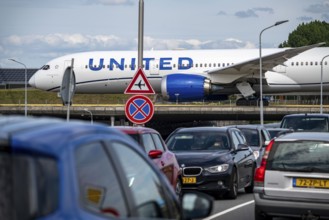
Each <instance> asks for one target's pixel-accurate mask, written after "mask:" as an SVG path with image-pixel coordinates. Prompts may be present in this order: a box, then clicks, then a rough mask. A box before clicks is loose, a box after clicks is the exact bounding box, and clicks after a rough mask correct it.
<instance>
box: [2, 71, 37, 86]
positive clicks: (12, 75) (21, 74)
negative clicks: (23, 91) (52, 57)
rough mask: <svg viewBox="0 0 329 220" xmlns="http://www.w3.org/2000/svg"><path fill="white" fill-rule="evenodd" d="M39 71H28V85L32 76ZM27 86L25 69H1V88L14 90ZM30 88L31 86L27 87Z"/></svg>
mask: <svg viewBox="0 0 329 220" xmlns="http://www.w3.org/2000/svg"><path fill="white" fill-rule="evenodd" d="M37 70H38V69H26V71H27V83H28V81H29V79H30V78H31V77H32V75H33V74H34V73H35V72H36V71H37ZM24 86H25V69H24V68H23V69H20V68H15V69H5V68H1V69H0V88H1V89H12V88H24ZM27 86H29V85H27Z"/></svg>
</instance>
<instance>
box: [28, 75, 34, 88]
mask: <svg viewBox="0 0 329 220" xmlns="http://www.w3.org/2000/svg"><path fill="white" fill-rule="evenodd" d="M29 85H30V86H32V87H34V88H35V74H34V75H33V76H32V77H31V78H30V80H29Z"/></svg>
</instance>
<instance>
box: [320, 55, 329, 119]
mask: <svg viewBox="0 0 329 220" xmlns="http://www.w3.org/2000/svg"><path fill="white" fill-rule="evenodd" d="M326 57H329V54H328V55H326V56H324V57H323V58H322V60H321V89H320V114H322V113H323V61H324V59H325V58H326Z"/></svg>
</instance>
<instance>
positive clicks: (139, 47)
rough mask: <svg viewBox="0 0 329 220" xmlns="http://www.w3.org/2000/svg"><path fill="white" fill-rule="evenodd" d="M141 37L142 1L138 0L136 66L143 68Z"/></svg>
mask: <svg viewBox="0 0 329 220" xmlns="http://www.w3.org/2000/svg"><path fill="white" fill-rule="evenodd" d="M143 38H144V1H143V0H139V16H138V68H143V48H144V47H143Z"/></svg>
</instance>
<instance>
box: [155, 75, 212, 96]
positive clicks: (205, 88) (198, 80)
mask: <svg viewBox="0 0 329 220" xmlns="http://www.w3.org/2000/svg"><path fill="white" fill-rule="evenodd" d="M210 89H211V82H210V80H209V79H208V78H206V77H204V76H200V75H192V74H170V75H166V76H164V77H163V78H162V82H161V94H162V96H163V98H164V99H166V100H169V101H176V100H179V101H201V100H203V99H204V98H205V97H207V96H208V95H209V94H210Z"/></svg>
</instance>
